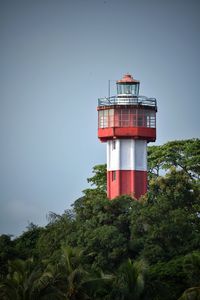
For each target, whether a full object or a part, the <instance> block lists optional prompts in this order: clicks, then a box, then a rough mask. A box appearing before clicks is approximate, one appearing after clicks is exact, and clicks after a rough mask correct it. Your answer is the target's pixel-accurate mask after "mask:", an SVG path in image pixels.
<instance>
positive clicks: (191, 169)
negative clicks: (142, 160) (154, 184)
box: [148, 139, 200, 179]
mask: <svg viewBox="0 0 200 300" xmlns="http://www.w3.org/2000/svg"><path fill="white" fill-rule="evenodd" d="M148 167H149V173H150V174H151V175H154V176H159V175H160V171H161V170H165V171H166V170H169V169H170V167H175V168H177V169H178V170H183V171H184V172H185V173H186V174H187V175H189V176H190V177H191V178H198V179H199V176H200V140H199V139H190V140H179V141H171V142H168V143H166V144H164V145H162V146H151V147H148Z"/></svg>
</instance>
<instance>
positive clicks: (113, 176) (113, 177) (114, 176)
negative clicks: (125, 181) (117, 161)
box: [112, 171, 116, 181]
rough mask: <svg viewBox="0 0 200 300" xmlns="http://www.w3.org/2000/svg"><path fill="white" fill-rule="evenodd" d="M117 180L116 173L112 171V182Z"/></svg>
mask: <svg viewBox="0 0 200 300" xmlns="http://www.w3.org/2000/svg"><path fill="white" fill-rule="evenodd" d="M115 180H116V171H112V181H115Z"/></svg>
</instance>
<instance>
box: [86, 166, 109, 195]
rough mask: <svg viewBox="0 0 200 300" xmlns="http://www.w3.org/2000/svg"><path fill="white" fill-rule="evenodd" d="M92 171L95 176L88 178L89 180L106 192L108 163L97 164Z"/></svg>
mask: <svg viewBox="0 0 200 300" xmlns="http://www.w3.org/2000/svg"><path fill="white" fill-rule="evenodd" d="M92 173H93V174H94V176H92V177H91V178H88V182H90V183H91V185H94V186H96V188H97V189H98V190H101V191H104V192H106V165H97V166H95V167H94V168H93V170H92Z"/></svg>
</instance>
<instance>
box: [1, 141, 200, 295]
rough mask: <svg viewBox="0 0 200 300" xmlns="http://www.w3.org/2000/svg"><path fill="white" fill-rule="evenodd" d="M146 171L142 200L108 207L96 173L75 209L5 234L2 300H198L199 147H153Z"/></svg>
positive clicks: (101, 176) (102, 176) (102, 174)
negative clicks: (16, 234) (146, 185)
mask: <svg viewBox="0 0 200 300" xmlns="http://www.w3.org/2000/svg"><path fill="white" fill-rule="evenodd" d="M148 165H149V188H148V193H147V195H145V196H144V197H142V198H141V199H140V200H139V201H133V200H132V199H131V198H130V197H129V196H122V197H118V198H116V199H115V200H113V201H108V199H107V197H106V192H105V189H106V166H105V165H100V166H95V167H94V169H93V172H94V176H93V177H92V178H90V179H88V181H89V182H90V183H91V184H92V185H93V187H94V188H92V189H87V190H85V191H84V196H83V197H82V198H80V199H78V200H76V201H75V203H74V204H73V206H72V209H71V210H66V211H65V212H64V213H63V214H62V215H57V214H55V213H50V214H49V219H48V224H47V226H46V227H44V228H43V227H39V226H36V225H34V224H29V226H28V227H27V229H26V231H25V232H24V233H23V234H22V235H21V236H19V237H17V238H15V239H12V238H11V236H8V235H1V236H0V299H2V300H18V299H20V300H21V299H24V300H25V299H26V300H32V299H43V300H45V299H48V300H51V299H71V300H77V299H80V300H84V299H94V300H100V299H107V300H111V299H113V300H114V299H115V300H137V299H143V300H146V299H148V300H161V299H162V300H177V299H179V300H184V299H190V300H197V299H200V183H199V175H200V140H198V139H192V140H184V141H173V142H169V143H167V144H165V145H163V146H151V147H149V148H148ZM161 175H162V176H161Z"/></svg>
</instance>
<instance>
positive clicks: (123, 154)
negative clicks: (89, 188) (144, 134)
mask: <svg viewBox="0 0 200 300" xmlns="http://www.w3.org/2000/svg"><path fill="white" fill-rule="evenodd" d="M107 170H108V171H116V170H138V171H147V141H144V140H134V139H116V140H112V141H107Z"/></svg>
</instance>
